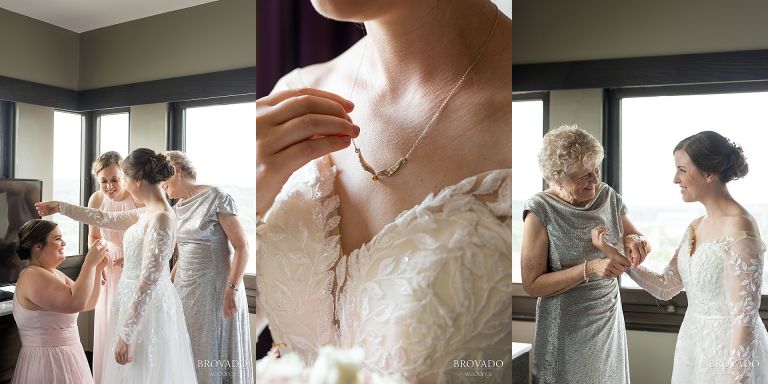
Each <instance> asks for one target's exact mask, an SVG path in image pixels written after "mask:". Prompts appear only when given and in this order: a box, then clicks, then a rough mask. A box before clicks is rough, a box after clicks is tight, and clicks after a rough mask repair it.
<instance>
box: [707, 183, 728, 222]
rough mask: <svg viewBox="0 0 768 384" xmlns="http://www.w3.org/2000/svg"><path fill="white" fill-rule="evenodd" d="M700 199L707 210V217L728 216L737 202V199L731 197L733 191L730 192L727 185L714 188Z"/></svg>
mask: <svg viewBox="0 0 768 384" xmlns="http://www.w3.org/2000/svg"><path fill="white" fill-rule="evenodd" d="M700 201H701V204H703V205H704V209H706V211H707V217H708V218H710V219H719V218H721V217H723V216H728V215H729V212H730V210H731V208H732V207H733V204H736V200H734V199H733V197H731V193H730V192H728V187H726V186H725V185H723V186H722V188H718V189H716V190H714V191H713V192H712V193H711V194H709V195H707V196H706V197H704V198H703V199H701V200H700Z"/></svg>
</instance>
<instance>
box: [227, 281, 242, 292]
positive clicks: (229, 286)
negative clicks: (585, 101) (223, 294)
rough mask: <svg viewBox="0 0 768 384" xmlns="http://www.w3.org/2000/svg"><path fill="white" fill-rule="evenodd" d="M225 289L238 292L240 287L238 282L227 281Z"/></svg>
mask: <svg viewBox="0 0 768 384" xmlns="http://www.w3.org/2000/svg"><path fill="white" fill-rule="evenodd" d="M225 290H226V291H228V292H229V291H231V292H237V291H239V290H240V289H239V288H238V287H237V285H236V284H233V283H227V284H226V287H225Z"/></svg>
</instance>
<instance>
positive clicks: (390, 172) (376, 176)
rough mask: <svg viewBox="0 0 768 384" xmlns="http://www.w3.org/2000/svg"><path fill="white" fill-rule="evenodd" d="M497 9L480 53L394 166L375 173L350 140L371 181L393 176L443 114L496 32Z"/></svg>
mask: <svg viewBox="0 0 768 384" xmlns="http://www.w3.org/2000/svg"><path fill="white" fill-rule="evenodd" d="M499 13H500V11H499V9H498V8H496V18H495V19H493V27H492V28H491V32H490V33H489V34H488V37H487V38H486V39H485V43H484V44H483V47H482V48H481V49H480V52H479V53H478V54H477V56H475V59H474V60H473V61H472V64H470V65H469V67H468V68H467V70H466V71H464V74H463V75H461V78H459V81H458V82H457V83H456V85H454V86H453V88H452V89H451V91H450V92H448V96H447V97H446V98H445V100H443V103H442V104H440V107H439V108H438V109H437V112H435V114H434V115H433V116H432V118H431V119H430V120H429V122H428V123H427V125H426V126H425V127H424V129H423V130H422V131H421V134H420V135H419V137H418V138H416V141H415V142H414V143H413V145H412V146H411V149H410V150H408V153H406V154H405V156H403V157H401V158H400V160H398V161H397V162H396V163H395V164H394V165H392V166H390V167H389V168H385V169H382V170H380V171H377V170H376V169H374V168H373V167H372V166H371V165H370V164H368V162H367V161H365V158H364V157H363V153H362V152H361V151H360V147H358V146H357V143H355V140H354V139H353V140H352V145H353V146H354V148H355V153H356V154H357V160H358V161H359V162H360V166H362V167H363V170H364V171H366V172H368V173H370V174H371V180H374V181H378V180H380V179H381V177H382V176H386V177H390V176H392V175H394V174H395V173H396V172H397V171H398V170H399V169H400V167H401V166H403V164H405V163H406V162H407V161H408V158H409V157H410V156H411V153H413V150H414V149H416V146H418V145H419V142H420V141H421V138H422V137H424V135H425V134H426V133H427V131H429V129H430V128H432V126H433V125H434V123H435V121H437V118H438V117H439V116H440V113H442V112H443V109H445V106H446V105H448V101H450V100H451V98H452V97H453V95H454V93H456V90H457V89H459V87H461V84H462V83H464V79H466V78H467V75H468V74H469V72H470V71H471V70H472V68H474V66H475V64H476V63H477V61H478V60H480V56H482V55H483V52H485V49H486V48H487V47H488V43H489V42H490V41H491V37H492V36H493V32H494V31H495V30H496V24H497V23H498V22H499ZM366 47H367V42H366V46H364V47H363V53H362V55H361V56H360V64H359V65H358V67H357V74H356V75H355V81H354V82H353V83H352V90H351V91H350V92H349V100H351V99H352V94H353V93H354V92H355V85H357V79H358V77H359V75H360V67H362V64H363V58H364V57H365V51H366Z"/></svg>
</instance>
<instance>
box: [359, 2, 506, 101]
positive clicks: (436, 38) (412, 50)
mask: <svg viewBox="0 0 768 384" xmlns="http://www.w3.org/2000/svg"><path fill="white" fill-rule="evenodd" d="M403 8H407V9H396V10H393V11H391V12H390V13H388V14H385V15H382V16H381V17H379V18H377V19H375V20H371V21H368V22H366V23H365V27H366V30H367V32H368V36H367V37H366V38H365V40H367V41H366V42H364V43H362V47H363V49H365V50H366V52H365V55H364V57H363V58H362V60H363V63H362V66H363V67H364V68H362V70H363V73H362V74H361V75H360V77H361V80H362V79H365V82H366V83H367V84H368V85H369V86H370V87H371V88H372V90H370V91H371V92H374V93H381V94H389V95H391V94H393V93H394V94H396V95H397V94H398V93H399V94H403V92H406V91H403V90H408V89H416V88H414V87H418V88H420V89H422V92H425V91H426V92H428V93H431V92H433V91H434V90H435V87H438V88H439V90H442V89H443V88H445V87H446V86H447V84H451V83H455V82H456V81H457V80H458V79H459V77H460V76H461V75H462V74H463V73H464V72H465V71H466V70H467V68H468V67H469V65H470V64H471V63H472V61H473V60H474V59H475V57H477V55H478V53H480V50H481V49H482V47H483V46H484V45H485V43H486V41H487V40H488V39H489V36H490V34H491V29H492V28H493V25H494V19H495V18H496V17H497V15H496V13H497V10H496V7H495V6H494V5H493V4H492V3H491V2H489V1H486V0H454V1H444V0H440V1H437V0H436V1H419V2H412V3H411V4H410V6H409V7H403ZM478 9H480V11H479V12H478ZM498 17H499V19H503V18H504V17H502V15H499V16H498ZM500 21H501V20H500ZM497 29H498V26H497ZM494 35H496V33H494ZM361 54H362V52H361ZM484 55H485V54H484ZM480 60H482V58H481V59H480ZM425 87H426V89H425ZM410 96H413V95H410ZM410 96H409V97H410Z"/></svg>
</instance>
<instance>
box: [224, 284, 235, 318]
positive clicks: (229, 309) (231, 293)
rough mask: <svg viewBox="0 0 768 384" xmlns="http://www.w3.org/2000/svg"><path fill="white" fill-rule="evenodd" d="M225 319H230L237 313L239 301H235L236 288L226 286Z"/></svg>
mask: <svg viewBox="0 0 768 384" xmlns="http://www.w3.org/2000/svg"><path fill="white" fill-rule="evenodd" d="M223 310H224V320H229V319H230V318H231V317H232V316H234V315H235V313H237V302H235V290H234V289H232V288H230V287H226V288H224V304H223Z"/></svg>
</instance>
